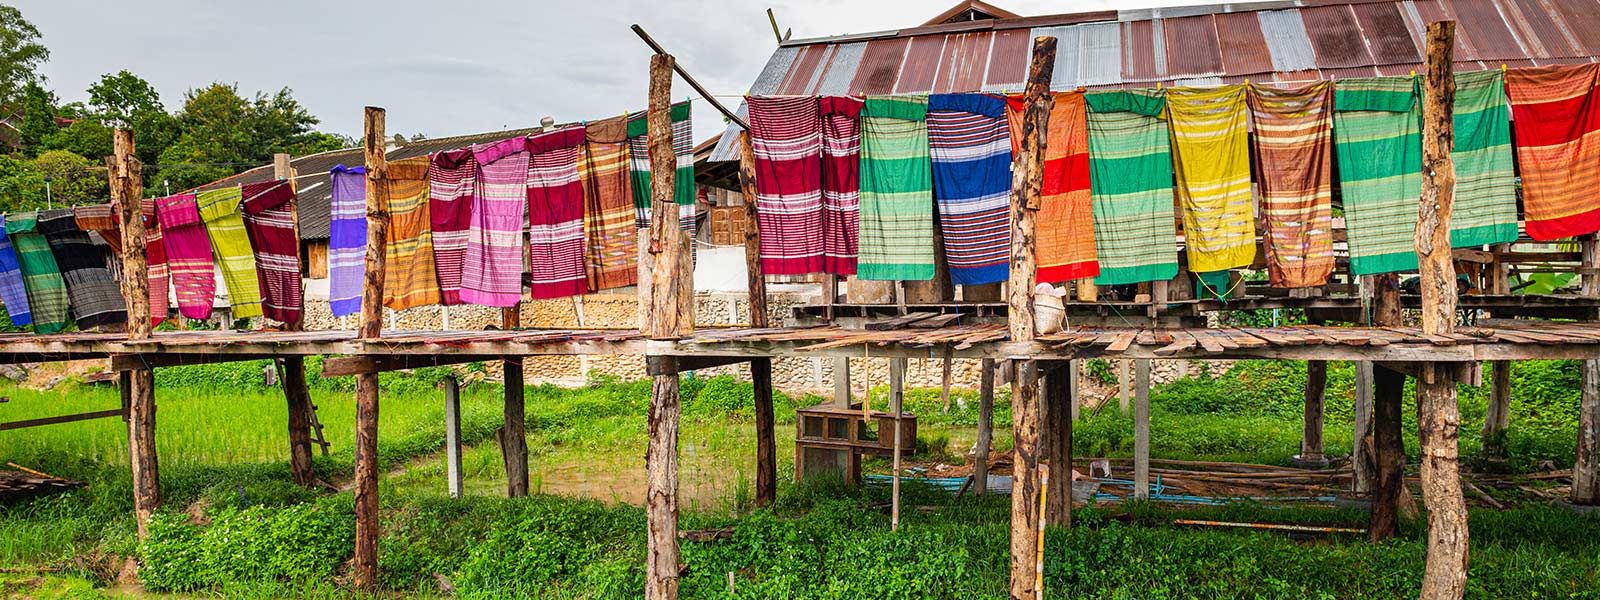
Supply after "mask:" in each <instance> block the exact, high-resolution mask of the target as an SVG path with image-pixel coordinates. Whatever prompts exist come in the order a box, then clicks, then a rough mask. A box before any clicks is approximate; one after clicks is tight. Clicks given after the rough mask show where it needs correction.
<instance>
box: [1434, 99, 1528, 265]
mask: <svg viewBox="0 0 1600 600" xmlns="http://www.w3.org/2000/svg"><path fill="white" fill-rule="evenodd" d="M1455 77H1456V105H1455V115H1454V117H1455V118H1454V123H1455V148H1454V149H1453V150H1451V152H1450V158H1451V160H1452V161H1454V162H1455V165H1456V191H1455V208H1454V209H1453V210H1452V212H1451V213H1450V245H1451V246H1452V247H1455V248H1470V247H1474V246H1484V245H1488V244H1503V243H1509V242H1514V241H1516V240H1517V176H1516V170H1515V168H1514V167H1513V165H1512V158H1511V154H1512V152H1511V107H1510V105H1508V104H1507V103H1506V93H1505V73H1502V72H1500V71H1473V72H1469V73H1456V74H1455Z"/></svg>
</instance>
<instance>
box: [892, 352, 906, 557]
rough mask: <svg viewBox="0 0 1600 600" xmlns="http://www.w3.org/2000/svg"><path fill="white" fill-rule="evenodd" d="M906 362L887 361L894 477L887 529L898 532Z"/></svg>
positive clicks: (899, 360)
mask: <svg viewBox="0 0 1600 600" xmlns="http://www.w3.org/2000/svg"><path fill="white" fill-rule="evenodd" d="M906 361H907V359H904V358H891V359H889V412H891V413H894V450H893V451H892V458H891V460H892V461H893V464H894V477H893V479H892V482H891V485H892V488H893V489H891V490H890V497H889V529H890V530H893V531H899V530H900V457H901V455H902V454H904V452H903V451H902V450H901V447H902V444H904V443H905V440H904V439H902V437H901V436H902V435H904V434H905V428H903V427H901V426H900V414H901V409H902V407H903V406H905V398H906Z"/></svg>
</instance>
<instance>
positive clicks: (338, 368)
mask: <svg viewBox="0 0 1600 600" xmlns="http://www.w3.org/2000/svg"><path fill="white" fill-rule="evenodd" d="M502 358H503V357H501V356H494V355H474V354H431V355H428V354H424V355H399V356H345V357H338V358H329V359H327V360H324V361H322V376H323V377H347V376H350V375H361V374H364V373H383V372H387V371H399V370H403V369H419V368H422V367H442V366H445V365H459V364H463V363H470V362H480V361H481V362H488V361H492V360H500V359H502Z"/></svg>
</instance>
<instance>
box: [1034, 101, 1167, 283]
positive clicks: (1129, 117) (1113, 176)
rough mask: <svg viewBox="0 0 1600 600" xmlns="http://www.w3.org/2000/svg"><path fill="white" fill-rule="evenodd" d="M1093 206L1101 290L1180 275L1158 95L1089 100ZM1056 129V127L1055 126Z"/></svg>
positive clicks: (1164, 125) (1164, 129)
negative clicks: (1106, 286)
mask: <svg viewBox="0 0 1600 600" xmlns="http://www.w3.org/2000/svg"><path fill="white" fill-rule="evenodd" d="M1084 104H1086V105H1087V106H1088V108H1089V114H1088V127H1089V172H1090V177H1089V181H1090V188H1091V190H1092V192H1093V193H1092V194H1091V198H1092V201H1093V204H1094V236H1095V255H1096V257H1097V258H1098V259H1099V261H1100V275H1098V276H1096V277H1095V279H1094V283H1095V285H1124V284H1130V283H1142V282H1145V281H1162V280H1167V279H1172V278H1173V277H1177V276H1178V253H1177V239H1178V232H1177V226H1176V225H1175V224H1174V223H1175V221H1174V218H1173V214H1172V206H1173V202H1172V199H1173V195H1172V150H1171V146H1170V145H1169V144H1170V142H1171V136H1170V134H1169V133H1168V132H1167V121H1166V118H1165V116H1164V115H1165V113H1166V96H1165V94H1163V93H1162V92H1160V91H1158V90H1133V91H1125V92H1099V93H1092V94H1085V95H1084ZM1052 129H1054V127H1052Z"/></svg>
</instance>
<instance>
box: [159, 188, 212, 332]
mask: <svg viewBox="0 0 1600 600" xmlns="http://www.w3.org/2000/svg"><path fill="white" fill-rule="evenodd" d="M156 219H157V220H158V221H160V222H161V245H162V246H164V247H166V249H167V270H168V271H170V272H171V277H172V289H173V291H174V292H175V295H176V296H177V297H178V314H181V315H183V316H185V317H188V318H190V319H208V318H210V317H211V307H212V305H213V304H214V303H215V302H216V299H217V280H216V272H217V267H216V265H215V264H214V263H212V262H211V238H209V237H206V226H205V223H204V222H203V221H201V220H200V208H199V207H198V206H197V205H196V204H195V201H194V194H178V195H175V196H167V197H165V198H158V199H156Z"/></svg>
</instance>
